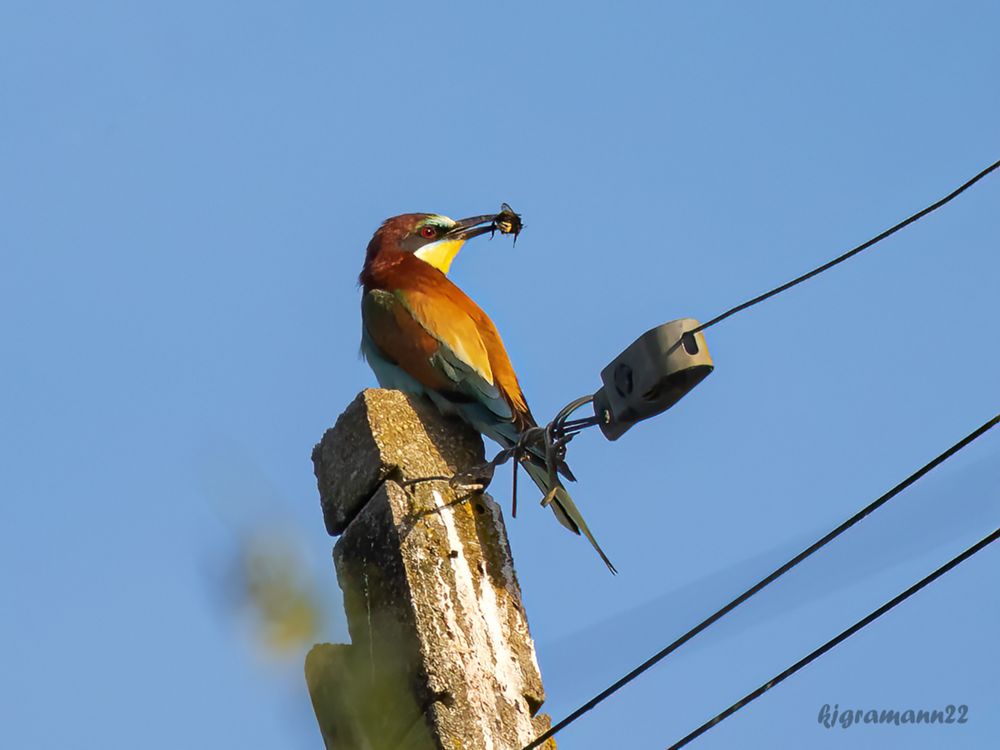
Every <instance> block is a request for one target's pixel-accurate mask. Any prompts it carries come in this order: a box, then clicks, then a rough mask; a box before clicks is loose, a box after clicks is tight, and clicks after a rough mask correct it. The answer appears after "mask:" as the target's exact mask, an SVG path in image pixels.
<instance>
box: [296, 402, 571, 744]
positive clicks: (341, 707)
mask: <svg viewBox="0 0 1000 750" xmlns="http://www.w3.org/2000/svg"><path fill="white" fill-rule="evenodd" d="M313 462H314V464H315V469H316V478H317V480H318V484H319V492H320V498H321V501H322V506H323V516H324V519H325V521H326V527H327V531H329V532H330V534H334V535H336V534H339V535H340V539H339V540H338V541H337V543H336V545H335V547H334V552H333V557H334V563H335V565H336V569H337V576H338V579H339V581H340V587H341V588H342V589H343V591H344V604H345V608H346V610H347V621H348V626H349V629H350V633H351V644H350V645H346V646H345V645H336V646H335V645H330V644H321V645H319V646H316V647H315V648H313V650H312V651H311V652H310V653H309V656H308V657H307V659H306V679H307V682H308V684H309V690H310V694H311V696H312V700H313V706H314V708H315V709H316V715H317V718H318V719H319V722H320V728H321V730H322V732H323V737H324V740H325V741H326V745H327V747H328V748H330V749H331V750H363V749H364V750H367V749H368V748H371V749H373V750H374V749H376V748H378V749H381V748H406V749H407V750H424V749H425V748H428V749H429V748H434V749H435V750H459V749H461V750H478V749H479V748H482V749H483V750H486V749H491V750H518V749H519V748H521V747H523V746H524V745H525V744H527V743H528V742H529V741H531V740H532V739H533V738H534V737H536V736H538V734H540V733H541V732H542V731H544V730H545V729H547V728H548V725H549V719H548V717H547V716H544V715H539V714H538V713H537V712H538V710H539V708H540V707H541V705H542V701H543V700H544V699H545V694H544V692H543V690H542V680H541V676H540V674H539V671H538V663H537V661H536V659H535V651H534V644H533V643H532V640H531V636H530V635H529V633H528V623H527V619H526V617H525V612H524V607H523V606H522V604H521V592H520V588H519V586H518V583H517V578H516V576H515V574H514V566H513V561H512V560H511V555H510V546H509V544H508V541H507V533H506V530H505V528H504V523H503V518H502V516H501V513H500V508H499V506H498V505H497V504H496V503H495V502H494V501H493V499H492V498H490V497H489V496H488V495H485V494H474V495H471V496H461V495H459V494H458V493H457V492H456V491H455V490H453V489H452V488H451V487H450V486H449V484H448V482H447V481H443V480H432V481H425V482H418V483H414V484H411V482H412V481H413V480H418V479H423V478H425V477H433V476H442V475H443V476H450V475H451V474H453V473H454V472H455V471H456V470H463V469H468V468H470V467H472V466H474V465H476V464H479V463H482V462H483V445H482V440H481V439H480V437H479V435H478V434H476V433H475V432H474V431H473V430H471V429H470V428H468V427H466V426H465V425H464V424H462V423H460V422H458V421H456V420H451V419H446V418H444V417H442V416H441V415H440V414H439V413H438V412H437V410H436V409H434V407H433V406H431V405H430V404H428V403H424V402H423V401H422V400H420V399H416V398H411V397H409V396H406V395H404V394H402V393H400V392H398V391H386V390H367V391H364V392H363V393H362V394H360V395H359V396H358V398H357V399H355V401H354V402H353V403H352V404H351V405H350V406H349V407H348V408H347V410H346V411H345V412H344V413H343V414H342V415H341V416H340V418H339V419H338V420H337V424H336V426H335V427H333V428H332V429H330V430H328V431H327V432H326V434H325V435H324V436H323V439H322V441H321V442H320V443H319V445H317V446H316V448H315V450H314V451H313ZM547 747H555V745H554V743H553V744H552V745H548V746H547Z"/></svg>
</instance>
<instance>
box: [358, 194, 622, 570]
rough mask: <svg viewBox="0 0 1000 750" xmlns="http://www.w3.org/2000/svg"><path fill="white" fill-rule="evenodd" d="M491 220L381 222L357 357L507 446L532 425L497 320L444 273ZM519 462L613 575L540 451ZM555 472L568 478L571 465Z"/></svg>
mask: <svg viewBox="0 0 1000 750" xmlns="http://www.w3.org/2000/svg"><path fill="white" fill-rule="evenodd" d="M505 208H506V207H505ZM497 216H498V215H496V214H489V215H481V216H472V217H469V218H467V219H461V220H458V221H455V220H454V219H450V218H448V217H447V216H443V215H441V214H431V213H408V214H401V215H399V216H393V217H390V218H388V219H386V220H385V221H384V222H382V225H381V226H380V227H379V228H378V229H377V230H376V231H375V233H374V235H372V238H371V241H370V242H369V243H368V247H367V250H366V252H365V261H364V266H363V267H362V270H361V274H360V276H359V278H358V281H359V283H360V286H361V289H362V295H361V321H362V326H361V329H362V330H361V353H362V355H363V356H364V358H365V359H366V360H367V362H368V364H369V366H370V367H371V369H372V371H373V372H374V373H375V377H376V379H377V380H378V382H379V385H380V386H381V387H383V388H390V389H396V390H400V391H403V392H406V393H411V394H417V395H423V396H426V397H427V398H429V399H430V401H431V402H433V403H434V405H435V406H437V408H438V409H439V410H440V411H441V412H442V413H444V414H446V415H457V416H459V417H461V418H462V419H464V420H465V421H466V422H467V423H468V424H470V425H471V426H472V427H473V428H475V429H476V430H478V431H479V432H480V433H481V434H483V435H485V436H487V437H489V438H491V439H492V440H494V441H495V442H497V443H498V444H499V445H500V446H501V447H502V448H504V449H510V448H512V447H513V446H515V445H517V444H518V441H519V440H520V438H521V436H522V434H523V433H524V432H525V431H526V430H529V429H531V428H533V427H537V423H536V422H535V419H534V417H533V416H532V414H531V410H530V409H529V408H528V402H527V400H526V399H525V397H524V393H523V391H522V390H521V386H520V383H519V382H518V378H517V374H516V373H515V372H514V367H513V365H512V364H511V362H510V357H509V356H508V355H507V350H506V349H505V348H504V344H503V341H502V340H501V338H500V333H499V332H498V331H497V328H496V326H495V325H494V323H493V321H492V320H490V318H489V316H488V315H487V314H486V313H485V312H483V310H482V309H481V308H480V307H479V305H477V304H476V303H475V302H474V301H473V300H472V299H471V298H470V297H469V296H468V295H467V294H466V293H465V292H463V291H462V290H461V289H460V288H459V287H458V286H457V285H456V284H455V283H454V282H452V281H451V279H449V278H448V275H447V274H448V271H449V270H450V268H451V264H452V261H453V260H454V259H455V256H456V255H457V254H458V252H459V250H460V249H461V248H462V245H463V244H465V242H466V240H469V239H471V238H473V237H477V236H479V235H482V234H485V233H486V232H492V231H495V230H496V229H497V228H498V223H495V219H496V218H497ZM519 226H520V225H519V224H518V227H519ZM501 228H504V227H502V226H501ZM522 463H523V466H524V468H525V470H526V471H527V472H528V475H529V476H530V477H531V479H532V480H533V481H534V483H535V484H536V485H537V486H538V488H539V489H540V490H541V491H542V493H543V495H544V496H545V497H546V498H550V497H551V501H550V502H549V507H550V508H552V511H553V512H554V513H555V515H556V518H557V519H558V520H559V522H560V523H562V525H563V526H565V527H566V528H567V529H569V530H570V531H572V532H574V533H576V534H582V535H583V536H584V537H586V538H587V540H588V541H589V542H590V543H591V545H593V547H594V549H595V550H596V551H597V553H598V554H599V555H600V556H601V559H602V560H603V561H604V563H605V564H606V565H607V566H608V568H609V570H610V571H611V572H612V573H616V572H617V571H616V570H615V567H614V565H612V563H611V561H610V560H609V559H608V557H607V555H605V554H604V551H603V550H602V549H601V547H600V545H599V544H598V543H597V540H596V539H595V538H594V535H593V534H592V533H591V531H590V529H589V528H588V526H587V523H586V522H585V521H584V519H583V515H582V514H581V513H580V510H579V508H577V507H576V504H575V503H574V502H573V499H572V498H571V497H570V495H569V492H567V490H566V488H565V486H564V485H563V484H562V482H561V480H560V479H559V477H558V476H556V477H553V476H551V474H550V472H549V471H548V468H547V467H546V464H545V460H544V457H543V455H542V453H541V452H539V451H537V450H535V451H532V450H528V451H526V453H525V455H524V456H523V458H522ZM561 470H562V471H563V473H564V474H566V476H567V477H568V478H570V479H572V478H573V477H572V473H570V472H569V469H568V467H566V466H563V467H561ZM543 502H544V501H543Z"/></svg>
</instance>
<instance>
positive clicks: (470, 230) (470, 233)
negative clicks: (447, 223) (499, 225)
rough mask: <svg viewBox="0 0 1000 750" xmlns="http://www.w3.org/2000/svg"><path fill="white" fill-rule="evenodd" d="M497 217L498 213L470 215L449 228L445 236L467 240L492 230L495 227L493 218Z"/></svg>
mask: <svg viewBox="0 0 1000 750" xmlns="http://www.w3.org/2000/svg"><path fill="white" fill-rule="evenodd" d="M496 217H497V215H496V214H489V215H485V216H470V217H469V218H468V219H462V220H460V221H458V222H456V223H455V226H453V227H452V228H451V229H449V230H448V233H447V234H446V235H445V237H446V238H447V239H449V240H461V241H462V242H465V241H466V240H469V239H472V238H473V237H478V236H479V235H481V234H486V233H487V232H492V231H493V229H494V224H493V220H494V219H496Z"/></svg>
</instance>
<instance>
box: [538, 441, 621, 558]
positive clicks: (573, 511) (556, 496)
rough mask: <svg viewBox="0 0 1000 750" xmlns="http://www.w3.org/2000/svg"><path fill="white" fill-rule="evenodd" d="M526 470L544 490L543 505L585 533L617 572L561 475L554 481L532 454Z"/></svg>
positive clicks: (578, 532) (564, 523)
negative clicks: (562, 480) (584, 518)
mask: <svg viewBox="0 0 1000 750" xmlns="http://www.w3.org/2000/svg"><path fill="white" fill-rule="evenodd" d="M523 466H524V469H525V471H527V472H528V476H530V477H531V479H532V480H533V481H534V483H535V484H537V485H538V489H540V490H541V491H542V494H543V495H544V496H545V497H544V499H543V500H542V505H548V506H549V507H550V508H552V512H553V513H555V515H556V518H557V519H558V520H559V523H561V524H562V525H563V526H565V527H566V528H567V529H569V530H570V531H572V532H573V533H574V534H583V535H584V536H585V537H587V541H589V542H590V544H591V545H592V546H593V547H594V549H595V550H597V554H599V555H600V556H601V559H602V560H604V564H605V565H607V566H608V570H610V571H611V572H612V573H617V572H618V571H617V570H616V569H615V566H614V565H612V564H611V561H610V560H609V559H608V556H607V555H605V554H604V550H602V549H601V545H599V544H598V543H597V540H596V539H594V535H593V534H592V533H591V532H590V529H589V528H588V527H587V522H586V521H584V520H583V514H582V513H580V509H579V508H577V507H576V503H574V502H573V498H572V497H570V496H569V492H567V491H566V488H565V487H564V486H563V483H562V482H561V481H559V477H555V480H554V483H553V478H552V477H551V476H550V475H549V471H548V469H547V468H546V467H545V465H544V463H542V462H541V461H539V460H538V459H536V458H535V457H534V456H531V457H530V458H529V459H528V460H527V461H525V462H524V463H523Z"/></svg>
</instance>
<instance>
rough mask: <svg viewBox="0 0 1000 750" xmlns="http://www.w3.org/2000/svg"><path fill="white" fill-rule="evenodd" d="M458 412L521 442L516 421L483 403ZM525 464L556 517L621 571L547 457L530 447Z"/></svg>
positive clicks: (507, 443) (491, 433)
mask: <svg viewBox="0 0 1000 750" xmlns="http://www.w3.org/2000/svg"><path fill="white" fill-rule="evenodd" d="M429 395H430V396H431V398H432V399H433V400H434V402H435V403H438V400H439V398H440V397H438V396H437V395H436V394H434V393H433V392H430V393H429ZM439 406H440V405H439ZM440 408H442V410H443V409H444V407H440ZM454 411H457V413H458V414H460V415H461V416H462V418H463V419H465V421H467V422H469V423H470V424H471V425H472V426H473V427H475V428H476V429H477V430H479V431H480V432H481V433H483V434H484V435H486V436H487V437H489V438H491V439H493V440H495V441H496V442H497V443H499V444H500V445H502V446H503V447H504V448H506V449H510V448H512V447H513V446H515V445H517V443H518V441H519V440H520V439H521V433H520V432H519V431H518V428H517V427H515V426H514V424H513V423H512V422H498V421H497V420H496V416H495V415H493V414H489V413H484V412H485V410H484V409H483V407H482V405H481V404H462V405H461V406H460V407H458V408H457V409H455V410H454ZM521 465H522V466H524V468H525V470H526V471H527V472H528V476H530V477H531V479H532V481H534V483H535V484H536V485H538V489H540V490H541V491H542V495H543V497H544V499H543V500H542V505H548V506H549V507H550V508H552V512H553V513H555V514H556V518H557V519H558V520H559V523H561V524H562V525H563V526H565V527H566V528H567V529H569V530H570V531H572V532H573V533H574V534H583V535H584V536H585V537H587V541H589V542H590V543H591V545H592V546H593V547H594V549H595V550H597V554H599V555H600V556H601V559H602V560H604V564H605V565H607V566H608V569H609V570H610V571H611V572H612V573H617V572H618V571H617V570H616V569H615V566H614V565H612V564H611V561H610V560H609V559H608V556H607V555H605V554H604V550H602V549H601V545H599V544H598V543H597V540H596V539H594V535H593V534H592V533H590V529H589V528H588V527H587V522H586V521H584V520H583V514H581V513H580V509H579V508H577V507H576V503H574V502H573V498H571V497H570V496H569V493H568V492H567V491H566V488H565V487H564V486H563V483H562V482H561V481H560V480H559V477H558V476H556V477H555V478H554V479H553V478H552V477H550V476H549V471H548V468H547V467H546V465H545V459H544V458H543V457H542V454H540V453H539V452H538V451H537V450H532V449H531V448H529V449H528V450H527V451H526V453H525V459H524V461H523V463H522V464H521ZM559 471H560V472H562V473H563V474H564V475H566V476H567V477H568V478H570V479H572V478H573V475H572V474H571V473H570V471H569V467H568V466H566V465H565V464H564V465H562V466H560V467H559Z"/></svg>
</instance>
